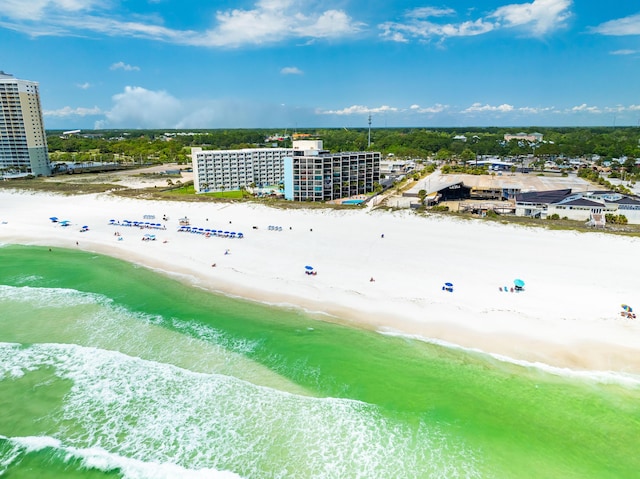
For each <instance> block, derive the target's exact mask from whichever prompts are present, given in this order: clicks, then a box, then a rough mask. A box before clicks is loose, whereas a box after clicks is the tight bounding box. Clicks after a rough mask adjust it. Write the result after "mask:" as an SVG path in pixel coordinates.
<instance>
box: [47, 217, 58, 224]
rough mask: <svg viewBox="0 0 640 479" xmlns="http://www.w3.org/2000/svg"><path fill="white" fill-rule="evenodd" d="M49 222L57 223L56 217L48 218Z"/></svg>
mask: <svg viewBox="0 0 640 479" xmlns="http://www.w3.org/2000/svg"><path fill="white" fill-rule="evenodd" d="M49 219H50V220H51V221H53V222H54V223H55V222H56V221H58V217H57V216H52V217H51V218H49Z"/></svg>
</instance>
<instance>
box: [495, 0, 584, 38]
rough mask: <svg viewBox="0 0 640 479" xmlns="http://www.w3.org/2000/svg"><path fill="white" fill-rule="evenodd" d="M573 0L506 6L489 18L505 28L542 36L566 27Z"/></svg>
mask: <svg viewBox="0 0 640 479" xmlns="http://www.w3.org/2000/svg"><path fill="white" fill-rule="evenodd" d="M572 4H573V1H572V0H533V2H531V3H520V4H517V3H516V4H512V5H505V6H504V7H500V8H498V9H496V10H495V11H494V12H493V13H492V14H490V15H489V18H495V19H497V21H498V22H499V23H500V24H501V25H504V26H505V27H522V28H525V29H526V30H528V31H529V32H530V33H531V34H533V35H536V36H542V35H544V34H546V33H548V32H550V31H552V30H556V29H558V28H560V27H563V26H564V25H565V22H566V21H567V20H568V19H569V17H571V11H570V10H569V9H570V7H571V5H572Z"/></svg>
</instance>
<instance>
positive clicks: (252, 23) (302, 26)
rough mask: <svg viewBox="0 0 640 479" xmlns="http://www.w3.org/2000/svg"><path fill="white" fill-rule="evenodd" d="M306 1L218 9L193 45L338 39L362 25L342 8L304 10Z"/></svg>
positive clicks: (267, 1) (270, 0)
mask: <svg viewBox="0 0 640 479" xmlns="http://www.w3.org/2000/svg"><path fill="white" fill-rule="evenodd" d="M305 6H306V4H305V2H303V1H301V0H298V1H295V0H263V1H260V2H258V3H257V4H256V5H255V8H253V9H250V10H241V9H233V10H227V11H222V12H218V13H217V14H216V20H217V23H218V25H217V26H215V27H214V28H212V29H211V30H209V31H207V32H206V34H205V35H203V36H202V38H200V39H199V40H198V39H194V44H198V43H199V44H200V45H203V46H226V47H237V46H241V45H246V44H253V45H261V44H265V43H273V42H278V41H282V40H284V39H287V38H303V39H304V38H306V39H317V38H339V37H343V36H347V35H352V34H354V33H357V32H359V31H360V30H361V29H362V27H363V26H364V24H362V23H359V22H354V21H353V20H352V19H351V18H350V17H349V15H347V14H346V13H345V12H344V11H342V10H334V9H330V10H326V11H311V12H307V13H305V12H304V11H303V7H305Z"/></svg>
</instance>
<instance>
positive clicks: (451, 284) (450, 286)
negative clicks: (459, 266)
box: [444, 283, 453, 288]
mask: <svg viewBox="0 0 640 479" xmlns="http://www.w3.org/2000/svg"><path fill="white" fill-rule="evenodd" d="M444 285H445V286H446V287H447V288H453V283H444Z"/></svg>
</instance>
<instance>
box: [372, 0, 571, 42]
mask: <svg viewBox="0 0 640 479" xmlns="http://www.w3.org/2000/svg"><path fill="white" fill-rule="evenodd" d="M572 4H573V1H572V0H533V1H532V2H531V3H521V4H511V5H505V6H502V7H499V8H497V9H496V10H494V11H493V12H491V13H489V14H488V15H486V16H484V17H479V18H476V19H475V20H473V19H472V20H465V21H459V22H444V23H442V22H436V21H435V17H444V16H454V15H456V12H455V11H454V10H452V9H450V8H446V9H439V8H433V7H425V8H417V9H415V10H412V11H410V12H408V13H407V14H406V15H405V17H406V18H407V20H406V21H404V22H384V23H381V24H380V25H378V28H379V29H380V30H382V33H381V36H382V37H383V38H385V39H387V40H391V41H395V42H407V41H408V39H409V38H415V39H418V40H429V39H431V38H440V39H444V38H449V37H467V36H475V35H483V34H485V33H489V32H491V31H494V30H498V29H505V28H515V27H518V28H519V29H521V30H524V31H525V32H527V33H529V34H531V35H534V36H542V35H544V34H546V33H549V32H551V31H552V30H555V29H558V28H561V27H564V26H565V23H566V21H567V20H568V19H569V17H570V16H571V11H570V7H571V5H572ZM472 11H473V10H471V12H472Z"/></svg>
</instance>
